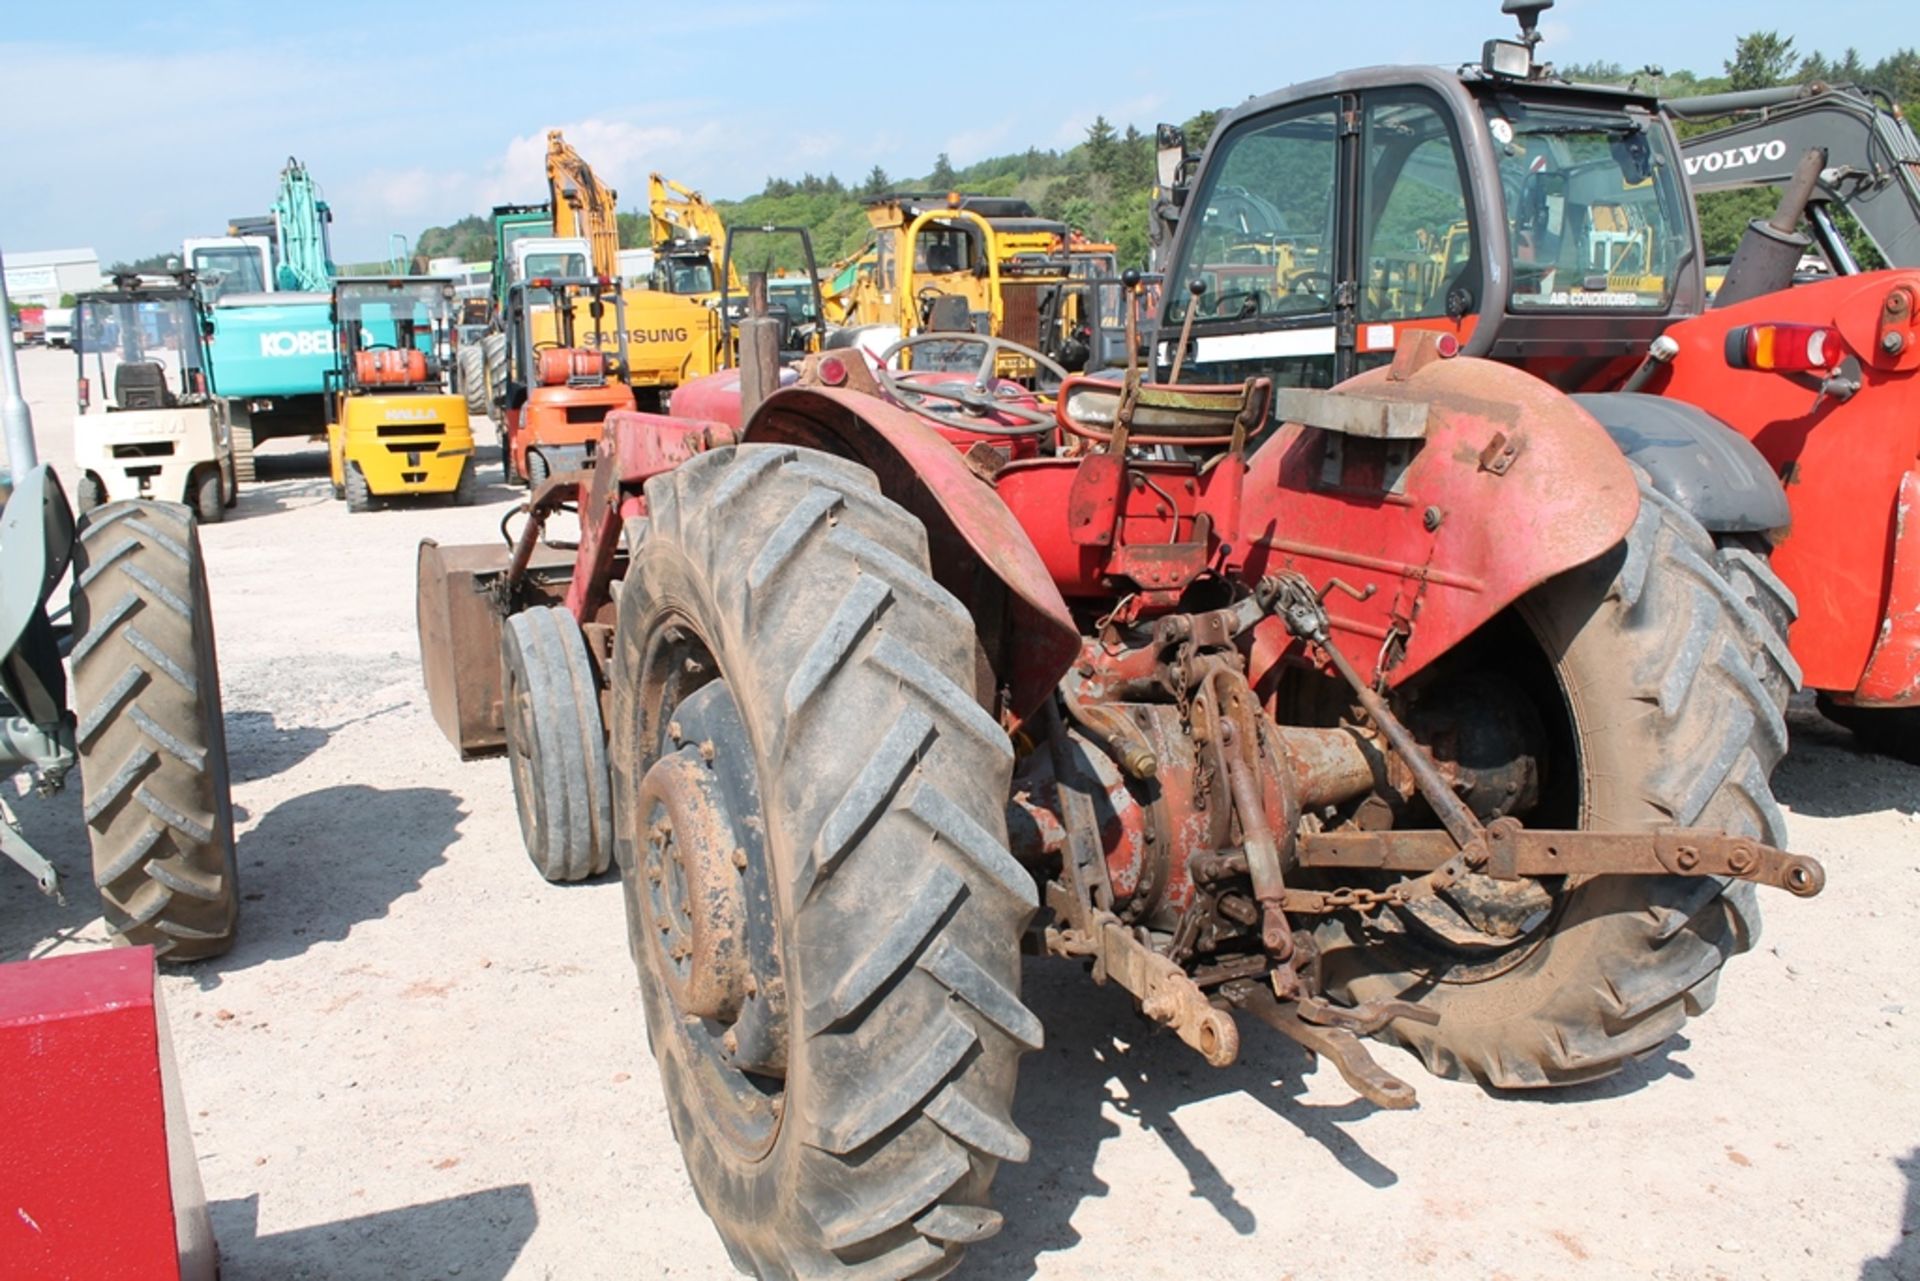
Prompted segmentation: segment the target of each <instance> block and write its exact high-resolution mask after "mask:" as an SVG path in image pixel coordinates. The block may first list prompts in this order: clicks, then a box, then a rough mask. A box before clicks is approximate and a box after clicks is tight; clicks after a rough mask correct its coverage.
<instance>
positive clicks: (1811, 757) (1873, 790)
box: [1773, 698, 1920, 818]
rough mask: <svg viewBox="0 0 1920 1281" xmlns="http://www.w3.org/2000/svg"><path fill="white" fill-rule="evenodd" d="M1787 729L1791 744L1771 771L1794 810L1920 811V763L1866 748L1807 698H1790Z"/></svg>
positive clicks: (1815, 813)
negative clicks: (1820, 711)
mask: <svg viewBox="0 0 1920 1281" xmlns="http://www.w3.org/2000/svg"><path fill="white" fill-rule="evenodd" d="M1787 732H1788V734H1789V735H1790V736H1791V738H1792V742H1793V747H1792V750H1791V751H1789V752H1788V753H1787V758H1786V759H1785V760H1784V761H1782V762H1781V763H1780V767H1779V768H1778V769H1776V770H1775V771H1774V773H1773V792H1774V795H1775V797H1777V798H1778V799H1779V801H1780V803H1781V804H1783V805H1785V806H1786V807H1787V808H1788V809H1790V810H1792V811H1793V812H1794V813H1795V814H1806V815H1809V816H1811V817H1814V818H1854V817H1856V816H1858V815H1862V814H1875V813H1881V812H1886V811H1891V812H1893V813H1896V814H1920V767H1917V766H1913V765H1908V764H1906V763H1905V762H1904V761H1897V760H1894V759H1893V758H1892V757H1889V756H1882V755H1880V754H1879V753H1877V752H1871V751H1868V750H1867V749H1866V748H1865V747H1862V746H1861V745H1860V743H1859V741H1858V740H1857V739H1855V738H1854V736H1853V732H1852V731H1851V730H1849V729H1847V728H1845V727H1844V726H1841V725H1836V724H1834V723H1833V722H1832V721H1830V720H1828V719H1827V718H1826V717H1824V716H1822V715H1820V713H1819V712H1817V711H1815V710H1814V707H1813V702H1812V700H1811V699H1808V698H1796V699H1794V701H1793V704H1792V705H1791V706H1790V707H1789V708H1788V709H1787Z"/></svg>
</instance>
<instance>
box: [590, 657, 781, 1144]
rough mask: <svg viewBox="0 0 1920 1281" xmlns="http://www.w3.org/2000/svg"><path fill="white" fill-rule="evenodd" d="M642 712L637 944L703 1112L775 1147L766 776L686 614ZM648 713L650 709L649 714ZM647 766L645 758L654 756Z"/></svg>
mask: <svg viewBox="0 0 1920 1281" xmlns="http://www.w3.org/2000/svg"><path fill="white" fill-rule="evenodd" d="M643 672H644V673H645V675H644V678H643V681H642V689H643V690H644V691H647V692H646V693H645V694H643V696H642V698H641V699H640V700H638V701H639V705H640V707H641V708H643V709H646V708H655V709H659V710H658V711H657V712H653V713H651V715H653V716H657V717H658V721H657V723H656V724H654V725H652V726H650V727H649V726H643V730H646V729H649V728H650V729H651V731H652V732H651V733H644V732H643V735H642V738H641V741H642V742H647V743H651V744H653V745H654V746H653V750H652V764H651V766H650V767H649V768H648V769H647V771H646V774H645V776H644V777H643V778H642V780H641V782H640V784H639V795H638V797H637V800H636V804H635V805H634V808H633V814H634V820H633V821H634V828H633V830H632V833H631V835H632V838H633V840H632V847H633V854H634V867H633V868H632V869H631V871H630V873H629V875H628V878H627V893H628V896H629V898H630V900H631V904H632V907H633V908H634V911H635V919H636V920H637V922H638V923H639V925H638V934H639V939H638V941H637V943H636V947H638V948H640V949H643V950H644V952H645V955H646V958H647V959H646V961H645V962H644V963H643V966H644V969H645V971H646V972H648V973H650V974H652V975H654V976H655V978H656V981H655V983H654V985H653V986H654V987H655V992H654V993H653V995H655V996H657V997H658V998H659V999H661V1000H663V1001H665V1002H666V1003H667V1005H668V1007H669V1009H670V1011H671V1018H669V1019H668V1020H667V1023H668V1025H669V1027H670V1029H671V1030H670V1032H669V1033H668V1034H669V1035H671V1036H675V1037H678V1038H679V1039H680V1040H681V1041H682V1043H683V1046H684V1048H685V1050H686V1051H687V1053H686V1054H685V1055H684V1056H683V1057H684V1061H685V1062H686V1063H687V1064H688V1065H689V1067H690V1069H691V1070H690V1075H691V1077H692V1078H693V1080H694V1082H695V1083H696V1088H697V1089H698V1090H699V1092H700V1095H701V1102H702V1103H703V1105H704V1106H703V1107H702V1109H701V1114H702V1115H703V1116H704V1118H705V1119H707V1120H708V1121H710V1122H711V1123H712V1125H713V1127H714V1130H715V1132H716V1134H717V1135H718V1136H719V1137H721V1138H722V1139H723V1141H724V1142H726V1144H727V1145H728V1146H729V1147H731V1148H732V1149H733V1150H734V1151H735V1152H736V1153H738V1154H739V1155H740V1156H741V1157H743V1158H745V1159H747V1160H757V1159H759V1158H761V1157H764V1156H765V1155H766V1154H767V1153H768V1152H769V1151H771V1150H772V1148H773V1145H774V1142H775V1140H776V1139H777V1138H778V1137H779V1132H780V1123H781V1119H782V1117H783V1116H784V1114H785V1109H786V1084H787V1010H786V984H785V981H784V978H783V972H784V971H783V965H782V959H781V958H782V948H781V941H780V933H779V930H780V926H779V921H778V912H777V910H776V908H775V906H774V904H775V894H774V886H773V883H772V880H771V876H770V871H769V868H770V860H769V859H768V857H767V854H766V841H765V832H766V830H767V822H766V820H765V817H764V814H763V811H762V808H761V804H760V795H761V793H760V782H759V779H760V770H759V763H758V761H757V759H756V758H755V755H754V752H753V746H752V742H751V740H750V739H749V738H748V736H747V733H746V729H745V723H744V721H743V720H742V718H741V716H740V711H739V706H738V704H737V703H736V701H735V700H734V696H733V692H732V690H731V688H730V687H729V685H728V683H727V682H726V680H725V679H724V678H723V677H721V675H720V674H719V669H718V665H717V664H716V663H715V661H714V659H713V656H712V652H711V650H710V649H709V648H708V647H707V646H706V644H705V643H704V642H703V641H702V640H700V639H699V637H698V636H697V635H696V634H695V633H694V631H693V630H692V628H691V627H690V626H688V625H687V623H686V622H685V621H684V620H676V621H675V622H673V623H670V624H668V625H665V626H662V627H659V628H656V629H655V630H654V632H653V635H652V637H651V639H650V643H649V646H648V657H647V659H646V661H645V664H644V667H643ZM641 714H642V715H643V716H647V715H649V713H648V712H646V711H644V710H643V711H642V713H641ZM643 764H644V762H643Z"/></svg>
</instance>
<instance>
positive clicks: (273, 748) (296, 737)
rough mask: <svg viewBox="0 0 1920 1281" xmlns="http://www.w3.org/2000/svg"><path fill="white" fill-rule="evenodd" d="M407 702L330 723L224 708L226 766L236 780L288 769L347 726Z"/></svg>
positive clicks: (399, 708) (249, 780)
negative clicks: (283, 719)
mask: <svg viewBox="0 0 1920 1281" xmlns="http://www.w3.org/2000/svg"><path fill="white" fill-rule="evenodd" d="M412 706H413V704H411V703H390V704H388V705H387V706H385V707H377V708H375V709H373V710H372V711H370V712H362V713H360V715H358V716H349V717H348V718H347V719H345V720H343V721H336V722H335V723H333V724H331V725H282V724H280V722H279V719H278V718H277V717H276V716H274V714H273V713H272V712H265V711H251V710H250V711H244V712H228V713H227V714H226V724H227V770H228V774H229V776H230V778H231V779H232V781H233V782H234V783H236V784H238V783H253V782H258V781H259V780H260V779H263V778H271V777H273V775H275V774H279V773H282V772H284V771H286V770H290V769H292V768H293V767H294V766H296V765H298V764H300V763H301V762H302V761H304V760H306V759H307V757H309V756H311V755H313V754H314V753H315V752H317V751H319V750H320V749H321V748H322V747H324V746H326V744H327V743H328V741H329V740H331V739H332V738H333V736H334V735H335V734H338V733H339V732H340V731H341V730H343V729H346V728H348V727H349V726H353V725H359V724H362V723H364V722H366V721H372V720H378V719H379V718H380V717H382V716H388V715H391V714H392V713H394V712H404V711H407V710H408V709H409V708H411V707H412Z"/></svg>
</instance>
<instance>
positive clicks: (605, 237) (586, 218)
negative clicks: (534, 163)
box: [547, 129, 620, 280]
mask: <svg viewBox="0 0 1920 1281" xmlns="http://www.w3.org/2000/svg"><path fill="white" fill-rule="evenodd" d="M547 194H548V197H549V198H550V199H551V201H552V204H553V234H554V235H555V236H558V237H563V238H567V237H579V238H581V239H583V240H585V241H586V242H587V244H588V245H589V246H590V247H591V249H592V253H593V274H594V275H596V276H600V277H604V278H605V279H608V280H614V279H618V278H619V275H620V221H619V216H618V215H619V206H618V193H617V192H615V191H614V189H613V188H612V187H609V186H607V185H606V184H604V183H602V182H601V181H600V180H599V178H597V177H595V176H594V172H593V166H591V165H589V164H588V163H587V162H586V161H585V160H583V159H581V158H580V153H579V152H577V151H575V150H574V149H573V147H572V146H571V145H569V144H568V142H567V140H566V139H565V138H563V137H561V136H560V131H559V130H558V129H549V130H548V131H547Z"/></svg>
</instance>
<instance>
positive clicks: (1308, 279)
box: [1287, 271, 1333, 302]
mask: <svg viewBox="0 0 1920 1281" xmlns="http://www.w3.org/2000/svg"><path fill="white" fill-rule="evenodd" d="M1287 292H1288V293H1289V294H1293V295H1295V296H1298V297H1302V298H1312V299H1313V300H1314V301H1316V302H1325V301H1327V299H1329V298H1331V297H1332V296H1333V277H1332V276H1331V275H1329V274H1328V273H1327V272H1324V271H1303V272H1301V273H1300V274H1299V275H1297V276H1295V277H1294V278H1293V281H1292V283H1290V284H1289V285H1288V286H1287Z"/></svg>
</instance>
